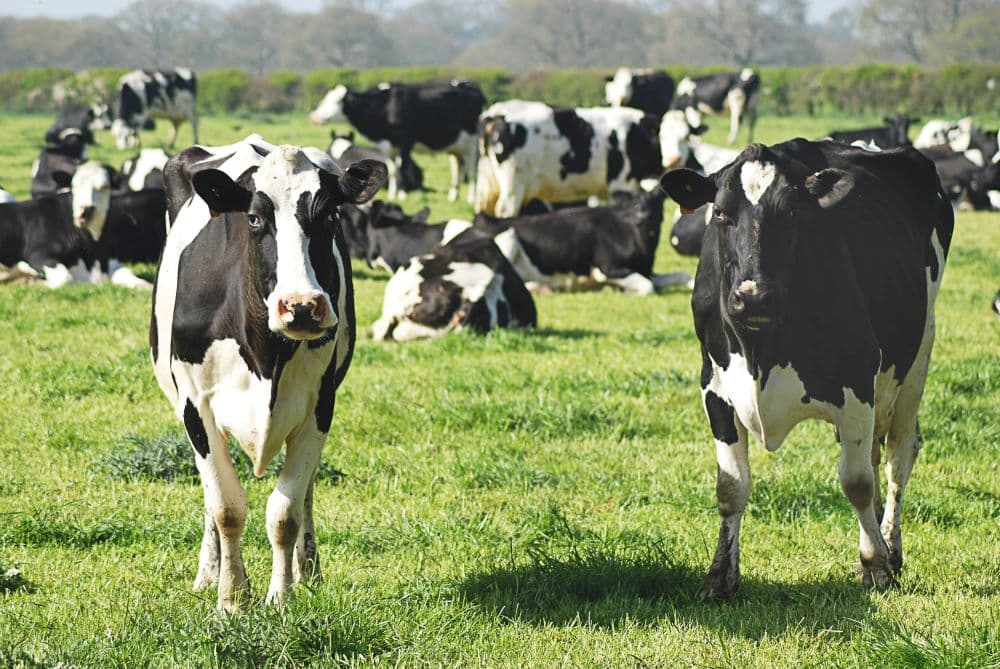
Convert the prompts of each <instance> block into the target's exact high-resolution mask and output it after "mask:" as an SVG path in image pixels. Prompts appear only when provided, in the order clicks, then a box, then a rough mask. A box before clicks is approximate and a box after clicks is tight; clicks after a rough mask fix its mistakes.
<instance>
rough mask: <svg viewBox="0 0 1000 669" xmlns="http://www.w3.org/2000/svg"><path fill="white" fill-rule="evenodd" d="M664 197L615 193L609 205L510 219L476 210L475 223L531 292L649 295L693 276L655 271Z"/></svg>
mask: <svg viewBox="0 0 1000 669" xmlns="http://www.w3.org/2000/svg"><path fill="white" fill-rule="evenodd" d="M664 197H665V195H664V193H663V191H662V190H660V189H659V188H657V189H656V190H654V191H652V192H648V193H647V192H644V191H640V192H639V193H630V194H626V193H620V194H616V197H615V200H614V202H613V203H612V204H609V205H606V206H601V207H581V208H578V209H560V210H558V211H554V212H552V213H548V214H540V215H538V216H519V217H517V218H508V219H495V218H493V217H491V216H488V215H485V214H478V215H477V216H476V220H475V227H476V229H478V230H480V231H482V232H486V233H488V234H491V235H493V236H494V238H495V240H496V244H497V246H498V247H499V248H500V251H501V252H502V253H503V254H504V256H506V257H507V259H508V260H509V261H510V262H511V264H512V265H513V266H514V269H516V270H517V273H518V274H519V275H520V276H521V278H522V279H523V280H524V282H525V283H526V284H527V285H528V288H529V289H531V290H568V289H581V288H597V287H600V286H604V285H610V286H615V287H617V288H621V289H622V290H624V291H625V292H628V293H633V294H636V295H649V294H651V293H653V292H654V291H655V290H656V289H657V288H663V287H667V286H672V285H685V284H687V283H688V282H689V281H690V280H691V277H690V276H689V275H687V274H685V273H683V272H674V273H671V274H653V258H654V255H655V253H656V245H657V244H658V243H659V241H660V226H661V224H662V222H663V200H664Z"/></svg>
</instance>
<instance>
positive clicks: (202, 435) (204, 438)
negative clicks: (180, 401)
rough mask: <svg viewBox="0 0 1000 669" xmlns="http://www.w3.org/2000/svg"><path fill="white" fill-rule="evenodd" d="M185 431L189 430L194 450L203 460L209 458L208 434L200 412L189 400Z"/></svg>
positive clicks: (186, 405) (186, 404)
mask: <svg viewBox="0 0 1000 669" xmlns="http://www.w3.org/2000/svg"><path fill="white" fill-rule="evenodd" d="M184 429H185V430H187V434H188V439H190V440H191V445H192V446H194V450H195V451H196V452H197V453H198V455H200V456H201V457H202V458H207V457H208V433H206V432H205V424H204V423H202V422H201V416H199V415H198V410H197V409H195V408H194V405H193V404H191V400H190V399H189V400H187V402H185V404H184Z"/></svg>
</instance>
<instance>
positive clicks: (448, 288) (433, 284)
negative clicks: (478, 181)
mask: <svg viewBox="0 0 1000 669" xmlns="http://www.w3.org/2000/svg"><path fill="white" fill-rule="evenodd" d="M537 318H538V317H537V313H536V311H535V302H534V300H533V299H532V297H531V293H529V292H528V289H527V288H525V286H524V282H523V281H521V277H520V276H518V274H517V272H516V271H514V268H513V267H512V266H511V264H510V262H508V260H507V259H506V258H505V257H504V256H503V254H501V253H500V250H499V249H498V248H497V246H496V244H494V243H493V239H492V238H491V237H490V236H488V235H484V234H482V233H479V232H477V231H475V230H467V231H465V232H463V233H461V234H460V235H458V236H457V237H455V238H454V239H453V240H451V241H449V242H447V243H446V244H443V245H442V246H438V247H436V248H434V249H433V250H431V252H430V253H427V254H425V255H421V256H419V257H417V258H413V259H412V260H411V261H410V263H409V264H408V265H407V266H406V267H404V268H403V269H401V270H399V271H398V272H396V273H395V274H393V276H392V278H391V279H389V282H388V283H387V284H386V286H385V298H384V300H383V303H382V316H381V317H380V318H379V319H378V320H377V321H375V323H374V324H373V325H372V327H371V334H372V337H373V338H374V339H375V340H376V341H384V340H386V339H390V340H394V341H410V340H413V339H420V338H427V337H440V336H442V335H444V334H447V333H448V332H452V331H461V330H471V331H472V332H476V333H479V334H482V333H485V332H488V331H490V330H492V329H494V328H498V327H501V328H502V327H518V328H530V327H534V326H535V325H536V323H537Z"/></svg>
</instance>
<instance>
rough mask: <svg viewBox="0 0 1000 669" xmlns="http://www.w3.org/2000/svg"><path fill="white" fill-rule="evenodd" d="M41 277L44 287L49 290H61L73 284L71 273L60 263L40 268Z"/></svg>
mask: <svg viewBox="0 0 1000 669" xmlns="http://www.w3.org/2000/svg"><path fill="white" fill-rule="evenodd" d="M42 275H43V276H44V277H45V285H46V286H48V287H49V288H62V287H63V286H66V285H69V284H71V283H73V273H72V272H71V271H70V270H69V268H68V267H66V265H63V264H62V263H59V264H57V265H54V266H52V267H49V266H48V265H46V266H45V267H43V268H42Z"/></svg>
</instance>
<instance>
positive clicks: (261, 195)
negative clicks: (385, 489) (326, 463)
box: [150, 141, 386, 610]
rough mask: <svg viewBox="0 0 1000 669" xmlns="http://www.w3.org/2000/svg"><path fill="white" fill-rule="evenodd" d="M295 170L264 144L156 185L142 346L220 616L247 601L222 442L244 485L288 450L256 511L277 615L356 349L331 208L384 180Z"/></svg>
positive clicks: (305, 556)
mask: <svg viewBox="0 0 1000 669" xmlns="http://www.w3.org/2000/svg"><path fill="white" fill-rule="evenodd" d="M318 153H319V154H320V156H325V155H326V154H325V152H322V151H319V152H318ZM310 155H315V153H313V154H309V152H306V151H304V150H302V149H301V148H299V147H294V146H279V147H272V146H271V145H268V144H266V143H264V142H262V143H256V142H247V141H244V142H240V143H237V144H235V145H232V146H228V147H223V148H222V149H221V150H216V149H209V148H205V147H201V146H193V147H189V148H187V149H185V150H184V151H182V152H181V153H179V154H178V155H176V156H174V157H173V158H171V159H170V162H168V163H167V167H166V169H165V170H164V178H165V181H166V183H167V188H168V203H169V206H170V210H171V218H172V226H171V228H170V231H169V233H168V235H167V242H166V246H165V247H164V251H163V257H162V259H161V261H160V265H159V269H158V271H157V275H156V285H155V289H154V296H153V313H152V319H151V323H150V347H151V353H152V360H153V367H154V370H155V372H156V378H157V381H158V382H159V385H160V388H161V389H162V390H163V392H164V394H165V395H166V396H167V398H168V399H169V400H170V402H171V404H172V405H173V407H174V409H175V411H176V414H177V417H178V419H180V420H181V421H182V422H183V424H184V428H185V430H186V431H187V435H188V438H189V439H190V441H191V444H192V446H193V447H194V451H195V463H196V465H197V467H198V471H199V473H200V475H201V480H202V486H203V489H204V492H205V531H204V537H203V540H202V546H201V553H200V555H199V566H198V575H197V577H196V579H195V583H194V586H195V589H203V588H207V587H209V586H211V585H213V584H218V605H219V607H220V608H222V609H225V610H233V609H236V608H238V607H239V606H240V605H241V604H245V603H247V601H248V598H249V591H250V583H249V581H248V580H247V576H246V571H245V568H244V565H243V558H242V555H241V551H240V537H241V535H242V533H243V528H244V526H245V524H246V517H247V498H246V493H245V492H244V490H243V487H242V485H241V484H240V482H239V479H238V478H237V476H236V471H235V470H234V469H233V464H232V460H231V458H230V455H229V450H228V448H227V439H228V438H229V437H233V438H235V439H236V441H238V442H239V444H240V445H241V446H242V448H243V449H244V451H245V452H246V453H247V454H248V455H249V457H250V460H251V461H252V463H253V467H254V473H255V474H256V475H257V476H261V475H262V474H263V473H264V469H265V467H266V466H267V464H268V463H269V462H270V461H271V459H272V458H274V457H275V455H277V454H278V452H279V451H280V450H281V447H282V444H285V443H287V445H288V448H287V450H286V452H285V462H284V465H283V467H282V471H281V474H280V475H279V478H278V483H277V485H276V487H275V490H274V492H273V493H272V494H271V496H270V497H269V499H268V502H267V535H268V538H269V539H270V541H271V546H272V549H273V563H272V571H271V582H270V587H269V588H268V595H267V599H268V601H270V602H280V601H282V600H283V599H284V598H285V596H286V594H287V593H288V590H289V588H290V587H291V585H292V582H293V580H294V581H299V580H300V579H306V580H314V579H316V578H318V577H319V562H318V558H317V555H316V534H315V530H314V526H313V518H312V492H313V481H314V479H315V475H316V469H317V467H318V465H319V462H320V458H321V454H322V450H323V445H324V442H325V441H326V438H327V433H328V432H329V430H330V423H331V419H332V417H333V406H334V396H335V394H336V391H337V388H338V387H339V386H340V383H341V381H343V379H344V375H345V374H346V372H347V368H348V365H349V364H350V361H351V356H352V352H353V349H354V339H355V321H354V295H353V287H352V283H351V264H350V262H349V259H348V254H347V249H346V247H345V245H344V240H343V238H342V235H341V233H340V224H339V220H338V219H339V214H338V207H339V206H340V205H341V204H343V203H345V202H353V203H361V202H364V201H365V200H367V199H368V198H370V197H371V196H372V195H373V194H374V193H375V191H377V190H378V189H379V188H380V187H381V186H382V185H383V184H384V183H385V177H386V171H385V167H384V166H383V165H382V164H381V163H376V162H370V161H362V162H360V163H355V164H354V165H352V166H351V167H350V168H348V169H347V170H346V172H344V173H343V174H342V175H340V176H337V175H336V174H334V173H333V172H329V171H326V170H325V169H322V168H321V167H319V166H317V164H316V162H314V161H313V160H312V158H311V157H310ZM327 160H329V158H328V157H327Z"/></svg>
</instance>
